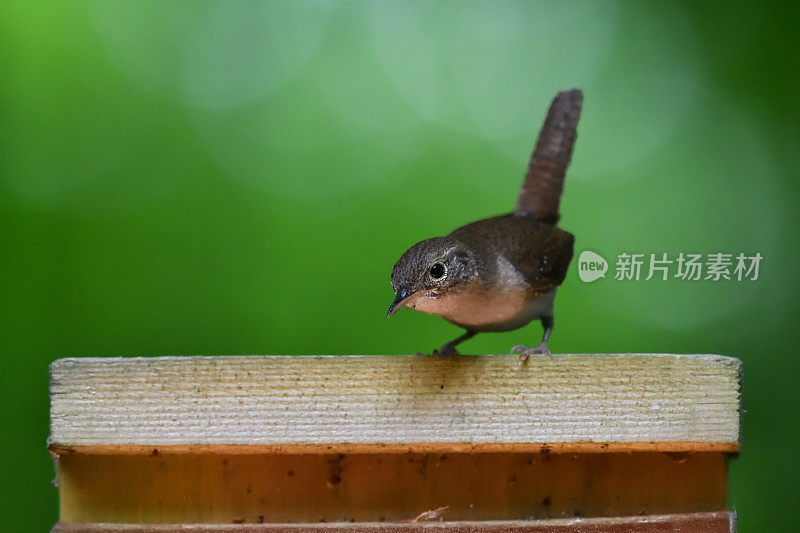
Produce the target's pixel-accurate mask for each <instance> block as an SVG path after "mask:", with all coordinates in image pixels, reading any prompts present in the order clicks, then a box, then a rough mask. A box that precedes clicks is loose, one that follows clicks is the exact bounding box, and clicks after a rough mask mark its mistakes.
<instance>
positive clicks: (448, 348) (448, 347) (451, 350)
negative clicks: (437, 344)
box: [431, 342, 461, 355]
mask: <svg viewBox="0 0 800 533" xmlns="http://www.w3.org/2000/svg"><path fill="white" fill-rule="evenodd" d="M431 355H461V354H460V353H458V350H456V347H455V346H453V345H452V344H451V343H449V342H448V343H447V344H442V347H441V348H439V349H438V350H434V351H433V353H432V354H431Z"/></svg>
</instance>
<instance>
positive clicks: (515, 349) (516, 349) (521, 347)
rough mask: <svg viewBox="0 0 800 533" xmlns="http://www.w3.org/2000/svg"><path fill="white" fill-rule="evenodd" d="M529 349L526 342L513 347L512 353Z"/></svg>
mask: <svg viewBox="0 0 800 533" xmlns="http://www.w3.org/2000/svg"><path fill="white" fill-rule="evenodd" d="M527 349H528V348H527V347H526V346H525V345H524V344H517V345H516V346H514V347H513V348H511V355H514V353H515V352H520V353H522V352H524V351H525V350H527Z"/></svg>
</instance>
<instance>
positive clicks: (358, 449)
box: [48, 354, 741, 453]
mask: <svg viewBox="0 0 800 533" xmlns="http://www.w3.org/2000/svg"><path fill="white" fill-rule="evenodd" d="M228 357H231V359H234V361H231V364H232V365H235V364H237V363H236V360H239V361H241V360H250V361H254V360H258V359H264V360H273V361H277V360H288V361H295V363H290V364H295V365H301V366H302V367H304V366H306V361H304V360H305V359H309V361H308V365H309V367H311V368H315V367H316V366H317V365H314V361H317V362H318V363H319V364H321V365H322V367H323V368H326V367H327V365H329V364H331V363H329V362H332V361H334V360H337V361H341V360H347V361H348V363H347V364H348V365H350V364H356V365H358V366H360V364H359V363H358V361H359V360H370V359H371V360H375V361H376V362H375V363H368V364H367V365H366V366H370V365H375V366H376V367H378V368H380V367H381V366H382V365H383V364H389V365H390V366H391V367H395V368H399V370H405V368H406V366H405V365H413V367H415V368H416V369H417V370H416V371H417V376H418V375H419V369H420V367H421V368H423V369H425V368H427V367H428V366H429V365H428V361H431V365H432V368H436V369H437V370H438V371H439V372H440V373H441V363H436V360H440V361H445V360H453V361H454V362H455V361H456V360H458V359H460V360H461V361H480V360H481V359H483V360H484V361H487V362H488V361H491V360H495V361H497V360H499V361H498V362H499V364H500V365H502V367H503V368H513V367H514V366H522V365H514V364H513V363H514V362H515V361H512V359H515V358H513V357H510V356H508V355H506V354H501V355H477V356H458V357H457V359H456V358H452V357H430V356H428V357H425V356H418V355H411V356H403V355H397V356H394V355H393V356H386V355H316V356H257V355H256V356H175V357H173V356H167V357H131V358H126V357H109V358H102V357H86V358H74V357H70V358H63V359H59V360H56V361H54V362H53V363H52V364H51V365H50V373H51V408H52V405H53V404H52V401H53V398H52V390H53V389H52V387H53V381H52V378H53V376H54V375H58V373H59V372H60V371H61V370H60V367H61V366H62V365H65V366H66V367H67V368H68V367H69V366H70V365H72V364H81V365H86V364H89V365H92V364H94V363H101V364H103V366H105V363H109V364H120V363H122V364H127V363H134V362H136V361H139V362H146V364H148V365H149V364H150V363H156V364H158V362H160V361H170V362H175V361H190V360H195V361H209V362H210V364H213V365H218V364H221V365H226V363H225V361H224V360H225V359H227V358H228ZM593 358H597V360H598V363H600V362H601V361H603V360H606V361H607V360H608V359H616V360H619V359H637V358H639V359H641V358H647V359H653V360H655V361H658V360H664V359H676V360H695V361H703V363H702V364H710V365H712V366H713V367H717V368H725V367H727V372H728V373H729V376H730V373H731V372H734V373H735V375H737V376H738V378H736V382H737V383H738V386H737V388H736V390H735V394H736V395H737V398H740V394H741V361H739V360H738V359H735V358H732V357H727V356H720V355H713V354H682V355H681V354H560V355H555V356H554V357H553V358H552V359H549V360H547V361H536V362H533V361H532V363H534V364H535V365H545V366H550V367H552V365H553V364H555V365H559V364H560V363H561V362H564V364H569V363H568V362H569V361H570V360H576V359H577V360H578V361H579V362H580V361H583V364H585V363H586V361H591V359H593ZM559 359H560V360H561V361H559ZM301 360H303V361H302V363H301ZM380 360H387V363H380ZM325 361H329V362H325ZM388 361H391V363H389V362H388ZM365 362H366V361H365ZM398 362H399V363H398ZM202 364H203V365H205V364H206V363H205V362H203V363H202ZM248 364H249V365H251V366H252V364H253V363H248ZM279 364H280V365H283V363H279ZM335 364H336V366H338V367H339V368H341V365H339V363H335ZM472 364H473V363H472V362H470V363H468V365H469V366H470V367H471V366H472ZM482 364H487V363H482ZM491 364H492V365H493V366H496V364H497V363H494V362H493V363H491ZM579 364H580V363H579ZM601 364H605V362H603V363H601ZM639 364H641V361H639ZM270 365H271V363H270ZM437 365H438V367H437ZM458 365H462V363H460V362H459V363H458ZM84 367H85V366H84ZM225 367H226V366H222V368H225ZM447 367H450V365H449V363H448V364H447ZM409 368H411V367H409ZM462 368H464V367H463V366H462ZM566 368H568V369H569V367H566ZM656 368H658V367H656ZM537 370H539V369H538V368H535V369H534V371H535V372H536V371H537ZM562 373H563V371H562ZM537 374H538V372H537ZM514 375H519V374H518V373H517V372H513V373H512V374H509V376H511V377H512V378H513V377H514ZM701 375H704V374H701ZM425 376H426V377H425V379H427V380H428V381H430V380H429V379H428V377H427V374H425ZM445 376H446V375H445ZM417 379H419V378H418V377H417ZM444 379H448V378H447V377H444ZM730 379H732V380H733V378H730ZM198 392H199V391H198ZM437 392H438V391H437ZM731 392H733V389H731ZM736 409H737V411H739V414H738V415H736V418H737V419H738V420H741V415H740V410H741V400H740V399H738V400H737V401H736ZM52 420H53V419H52V418H51V437H50V438H49V439H48V444H50V445H51V450H53V451H55V452H56V453H62V452H63V451H64V450H67V449H72V448H75V449H76V450H77V449H78V448H79V447H86V449H87V450H90V449H93V450H95V451H96V452H97V453H100V452H99V451H98V450H99V449H100V448H101V447H105V446H107V445H106V444H103V443H99V442H86V441H88V440H90V439H76V440H75V441H73V442H70V441H72V440H73V439H71V438H61V439H59V438H58V437H57V436H56V435H55V434H54V432H53V431H52V427H53V426H52ZM731 429H732V430H733V431H735V435H734V434H731V433H729V434H728V435H726V436H725V437H724V438H719V437H717V438H709V439H708V440H702V441H701V440H697V442H689V443H688V444H687V442H686V441H687V439H681V438H680V437H679V436H678V435H675V437H679V438H669V437H671V435H669V436H668V435H657V434H653V435H645V434H642V435H641V436H651V437H657V438H656V439H655V441H656V442H655V443H654V442H653V441H652V440H651V441H650V442H642V441H643V440H644V439H635V438H633V439H630V440H627V441H624V440H623V441H616V442H612V443H607V442H603V441H606V440H608V439H607V438H603V437H606V436H605V435H594V436H590V435H586V437H588V441H584V440H581V439H576V440H575V441H571V440H570V441H568V442H563V443H558V442H553V443H551V442H541V440H542V439H537V438H534V439H532V440H536V441H538V442H532V443H526V442H524V440H522V441H517V442H487V441H484V440H483V439H482V438H478V439H477V440H474V441H473V440H467V441H460V440H459V439H457V438H456V439H453V440H450V441H448V442H444V441H443V442H437V441H436V440H435V438H434V439H431V440H430V441H427V440H426V441H423V442H419V443H416V442H415V440H414V439H408V440H407V441H397V442H392V440H391V439H389V440H387V441H380V440H367V441H364V442H356V443H352V444H351V442H352V441H349V440H348V439H346V438H345V439H340V440H335V439H332V440H330V441H329V443H330V444H329V443H323V442H308V441H306V440H305V439H303V438H300V439H298V440H297V441H294V442H293V439H291V438H289V439H287V440H286V441H285V442H260V443H259V442H257V443H254V444H250V443H247V442H236V440H231V443H228V442H224V441H222V442H220V441H217V442H213V441H212V442H208V441H206V442H196V443H195V442H169V441H168V440H165V441H164V442H161V443H159V442H152V444H151V442H147V441H145V442H142V440H145V439H140V440H139V441H137V440H131V441H129V442H126V440H125V439H120V440H118V441H117V442H114V443H113V445H112V446H116V447H117V448H116V450H117V451H115V452H113V453H118V452H119V451H120V450H122V449H124V448H128V447H131V448H130V449H131V450H132V451H130V452H122V453H141V452H140V451H138V448H143V449H150V450H152V448H153V447H154V446H155V447H158V448H164V449H165V450H166V449H168V448H173V449H174V450H175V453H195V451H196V450H198V449H200V448H202V447H208V448H205V449H211V447H213V448H217V449H218V448H219V447H220V446H222V447H226V446H227V447H229V450H230V449H232V448H234V447H235V448H238V449H240V450H247V448H248V447H252V449H253V450H256V451H255V452H252V451H243V452H234V453H262V452H263V451H265V450H266V451H268V452H269V453H327V452H329V451H333V450H334V449H336V450H341V449H343V450H345V451H350V452H351V453H367V452H368V451H373V450H374V451H376V452H387V451H389V452H390V453H394V452H393V450H405V451H409V450H411V451H415V450H416V451H440V450H441V449H442V447H444V448H445V450H444V451H453V450H455V451H458V450H464V451H477V449H476V447H481V446H486V448H484V449H485V450H487V451H488V450H492V451H494V450H497V451H522V452H527V451H540V450H543V449H548V448H549V449H552V448H554V447H556V448H560V449H563V450H564V451H565V452H566V453H571V452H573V453H583V450H585V451H588V452H595V451H615V450H619V451H637V450H647V451H650V450H653V449H663V446H664V444H663V443H665V442H668V443H670V444H669V445H668V446H670V447H673V446H676V447H677V448H678V449H677V450H674V451H693V450H696V449H697V448H698V446H697V445H698V444H699V445H700V447H701V448H702V449H703V451H708V450H712V451H725V452H736V451H738V450H739V441H740V433H741V424H739V423H737V424H736V427H735V429H734V428H733V427H731ZM64 436H66V435H61V437H64ZM296 436H297V437H299V436H300V435H296ZM531 436H532V437H534V435H531ZM538 436H539V437H541V436H544V435H541V434H540V435H538ZM552 436H556V435H552ZM687 436H688V435H687ZM287 437H291V436H290V435H287ZM433 437H435V435H433ZM593 437H594V438H593ZM597 437H600V438H599V439H598V438H597ZM658 437H667V438H658ZM173 440H180V439H173ZM688 440H692V441H693V440H694V439H688ZM609 444H611V445H609ZM495 447H499V448H495ZM654 447H655V448H654ZM59 450H61V451H59ZM179 450H181V451H179ZM183 450H188V451H183ZM362 450H363V451H362ZM576 450H577V451H576ZM78 453H80V452H78ZM89 453H95V452H89ZM223 453H230V451H226V452H223Z"/></svg>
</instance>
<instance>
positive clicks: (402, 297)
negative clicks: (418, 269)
mask: <svg viewBox="0 0 800 533" xmlns="http://www.w3.org/2000/svg"><path fill="white" fill-rule="evenodd" d="M412 296H414V295H413V294H409V293H408V289H398V290H397V294H395V296H394V301H393V302H392V305H390V306H389V311H388V312H387V313H386V318H389V317H390V316H392V315H393V314H395V313H396V312H398V311H399V310H400V308H401V307H405V305H406V304H407V303H408V301H409V300H410V299H411V298H412Z"/></svg>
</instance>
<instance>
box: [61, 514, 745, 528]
mask: <svg viewBox="0 0 800 533" xmlns="http://www.w3.org/2000/svg"><path fill="white" fill-rule="evenodd" d="M177 530H180V531H183V532H186V533H256V532H258V533H344V532H353V533H419V532H421V531H436V532H440V533H450V532H452V533H456V532H458V533H502V532H506V533H699V532H707V533H734V532H735V531H736V513H734V512H730V511H725V512H714V513H692V514H678V515H660V516H632V517H619V518H570V519H553V520H535V521H492V522H415V523H404V524H397V523H394V524H389V523H377V524H376V523H361V524H359V523H352V524H273V525H259V524H202V525H201V524H161V525H159V524H150V525H140V524H67V523H60V524H57V525H56V526H55V527H54V528H53V530H52V533H133V532H136V533H167V532H170V531H177Z"/></svg>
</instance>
